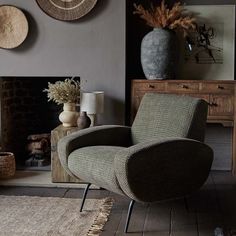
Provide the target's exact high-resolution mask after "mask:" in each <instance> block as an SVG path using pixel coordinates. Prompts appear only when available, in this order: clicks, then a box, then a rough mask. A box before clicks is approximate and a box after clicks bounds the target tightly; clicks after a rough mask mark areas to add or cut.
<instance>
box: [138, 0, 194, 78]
mask: <svg viewBox="0 0 236 236" xmlns="http://www.w3.org/2000/svg"><path fill="white" fill-rule="evenodd" d="M134 8H135V11H134V14H137V15H139V16H140V17H141V18H142V19H143V20H145V21H146V23H147V25H149V26H150V27H152V28H154V29H153V31H151V32H149V33H148V34H147V35H145V36H144V38H143V40H142V43H141V64H142V67H143V71H144V74H145V76H146V78H147V79H173V78H175V74H176V68H177V60H178V47H179V46H178V37H177V36H176V32H181V33H182V34H183V36H184V37H186V36H187V34H188V32H189V31H191V30H194V29H195V18H194V17H192V16H191V15H189V13H186V12H185V10H184V8H183V6H181V3H180V2H177V3H175V4H174V5H173V6H172V8H168V6H167V5H166V4H165V0H162V2H161V5H160V6H153V5H152V4H151V5H150V8H149V9H145V8H144V7H143V6H142V5H136V4H134Z"/></svg>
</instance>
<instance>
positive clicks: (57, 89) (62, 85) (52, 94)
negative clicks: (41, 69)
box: [43, 78, 80, 127]
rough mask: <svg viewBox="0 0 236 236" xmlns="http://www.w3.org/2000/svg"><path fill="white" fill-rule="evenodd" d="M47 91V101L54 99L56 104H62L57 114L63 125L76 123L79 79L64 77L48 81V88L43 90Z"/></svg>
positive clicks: (68, 125)
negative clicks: (61, 108) (53, 81)
mask: <svg viewBox="0 0 236 236" xmlns="http://www.w3.org/2000/svg"><path fill="white" fill-rule="evenodd" d="M43 91H44V92H47V96H48V101H54V102H55V103H57V104H63V112H61V113H60V115H59V120H60V121H61V122H62V125H63V126H64V127H73V126H76V125H77V119H78V116H79V113H78V112H77V111H76V104H78V103H79V99H80V83H79V81H76V80H74V79H73V78H71V79H65V80H64V81H57V82H55V83H54V84H52V83H50V82H49V83H48V88H47V89H44V90H43Z"/></svg>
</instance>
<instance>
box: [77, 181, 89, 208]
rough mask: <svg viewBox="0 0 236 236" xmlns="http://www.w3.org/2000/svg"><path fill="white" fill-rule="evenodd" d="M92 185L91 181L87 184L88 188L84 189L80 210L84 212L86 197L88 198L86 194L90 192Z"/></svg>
mask: <svg viewBox="0 0 236 236" xmlns="http://www.w3.org/2000/svg"><path fill="white" fill-rule="evenodd" d="M90 185H91V184H90V183H89V184H87V186H86V188H85V190H84V194H83V199H82V202H81V206H80V212H82V210H83V207H84V202H85V199H86V196H87V193H88V190H89V187H90Z"/></svg>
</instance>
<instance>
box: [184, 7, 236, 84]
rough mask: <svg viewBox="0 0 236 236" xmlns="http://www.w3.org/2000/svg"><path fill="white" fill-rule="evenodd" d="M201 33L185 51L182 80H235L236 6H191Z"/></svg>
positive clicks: (193, 38) (190, 37)
mask: <svg viewBox="0 0 236 236" xmlns="http://www.w3.org/2000/svg"><path fill="white" fill-rule="evenodd" d="M185 8H186V10H187V11H189V12H192V13H193V15H194V16H195V18H196V22H197V29H196V32H192V33H191V34H190V35H189V41H190V42H191V46H190V48H188V47H183V53H182V54H181V60H182V61H181V72H180V77H181V78H183V79H192V80H195V79H197V80H199V79H201V80H234V68H235V61H234V60H235V59H234V53H235V5H188V6H185ZM189 49H191V50H189Z"/></svg>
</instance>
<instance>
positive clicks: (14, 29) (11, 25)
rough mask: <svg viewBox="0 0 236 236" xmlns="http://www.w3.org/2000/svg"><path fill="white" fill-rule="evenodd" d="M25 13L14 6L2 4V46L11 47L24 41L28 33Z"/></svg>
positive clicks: (0, 41)
mask: <svg viewBox="0 0 236 236" xmlns="http://www.w3.org/2000/svg"><path fill="white" fill-rule="evenodd" d="M28 29H29V27H28V21H27V19H26V17H25V15H24V13H23V12H22V11H21V10H20V9H18V8H17V7H14V6H7V5H2V6H0V47H1V48H6V49H11V48H15V47H18V46H19V45H20V44H21V43H23V42H24V40H25V38H26V36H27V34H28Z"/></svg>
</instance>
